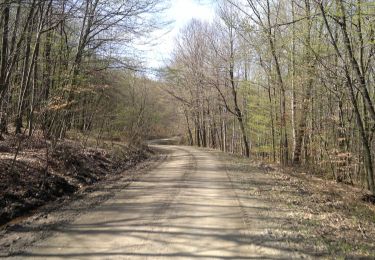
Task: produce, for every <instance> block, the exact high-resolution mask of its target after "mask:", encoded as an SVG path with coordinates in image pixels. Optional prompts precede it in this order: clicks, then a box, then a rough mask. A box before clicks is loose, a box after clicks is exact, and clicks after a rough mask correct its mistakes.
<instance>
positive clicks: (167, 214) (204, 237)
mask: <svg viewBox="0 0 375 260" xmlns="http://www.w3.org/2000/svg"><path fill="white" fill-rule="evenodd" d="M162 149H167V150H168V151H169V156H168V159H167V160H166V161H165V162H163V163H162V164H161V165H159V166H158V167H157V168H156V169H153V170H151V172H150V173H149V174H148V175H146V176H145V177H143V178H142V179H141V180H139V181H136V182H134V183H132V184H131V185H130V186H129V187H128V188H127V189H125V190H123V191H121V192H120V193H118V194H117V195H116V196H115V197H114V198H112V199H110V200H108V201H106V202H105V203H103V204H102V205H99V206H98V207H95V208H93V209H92V210H90V212H89V213H87V214H84V215H81V216H80V217H78V218H77V219H76V220H75V221H74V222H72V223H70V224H66V225H64V226H62V227H60V228H59V229H58V230H57V231H56V233H55V234H54V235H52V236H51V237H49V238H47V239H45V240H43V241H40V242H37V243H36V244H34V245H33V246H32V247H31V248H30V249H28V250H26V251H25V252H23V254H22V255H21V256H20V255H19V256H17V258H32V259H253V258H257V259H258V258H263V257H267V256H268V257H270V255H273V252H267V250H266V251H265V250H264V249H262V248H260V247H259V246H254V245H252V244H251V243H249V241H248V240H247V239H246V232H245V231H246V228H247V227H246V226H245V223H244V221H243V215H242V211H241V208H240V206H239V203H238V200H237V197H236V193H235V191H234V190H233V189H232V185H231V182H230V180H229V179H228V176H227V174H226V171H225V167H222V165H221V163H220V162H219V161H218V160H217V159H216V158H215V157H214V156H213V155H211V154H210V153H208V152H204V151H201V150H198V149H195V148H190V147H179V146H164V147H163V148H162ZM268 257H267V258H268Z"/></svg>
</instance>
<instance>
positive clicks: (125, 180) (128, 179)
mask: <svg viewBox="0 0 375 260" xmlns="http://www.w3.org/2000/svg"><path fill="white" fill-rule="evenodd" d="M164 159H165V156H163V155H159V154H154V155H152V156H150V157H149V158H148V159H146V160H144V161H142V162H139V163H137V164H136V165H135V166H133V167H131V168H130V169H128V170H125V171H122V172H121V173H119V174H114V175H108V176H107V177H106V178H103V179H102V180H100V181H98V182H96V183H94V184H92V185H89V186H86V187H84V188H81V189H80V190H78V191H77V192H75V193H74V194H72V195H69V196H63V197H61V198H58V199H56V200H55V201H53V202H50V203H47V204H45V205H43V206H41V207H39V208H38V209H37V210H35V211H33V212H32V214H31V215H26V216H23V217H20V218H17V219H15V220H13V221H11V222H10V223H8V224H7V225H5V226H3V227H2V228H1V230H0V256H2V257H3V256H9V255H12V254H13V253H16V252H20V251H22V250H23V249H24V248H26V247H28V246H30V245H32V244H33V243H34V242H36V241H40V240H41V239H44V238H46V237H48V236H50V235H51V234H52V233H53V232H54V230H55V229H56V228H58V227H60V226H62V225H64V224H66V223H70V222H71V221H73V220H74V219H75V218H77V217H78V216H80V215H82V214H85V213H86V212H88V211H89V210H90V209H92V208H95V207H97V206H99V205H101V204H102V203H104V202H105V201H107V200H108V199H110V198H112V197H113V196H114V195H115V194H116V193H118V192H119V191H121V190H123V189H124V188H126V187H127V186H128V185H129V184H131V183H132V182H133V181H136V180H138V179H139V178H141V177H142V176H143V175H145V174H147V173H148V171H149V169H150V168H151V167H154V166H155V165H157V164H159V163H161V162H162V161H163V160H164Z"/></svg>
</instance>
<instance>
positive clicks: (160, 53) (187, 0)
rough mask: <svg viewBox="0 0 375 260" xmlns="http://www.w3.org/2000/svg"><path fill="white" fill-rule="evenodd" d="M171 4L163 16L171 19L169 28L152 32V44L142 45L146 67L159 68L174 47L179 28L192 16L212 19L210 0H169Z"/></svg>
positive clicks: (212, 12) (212, 6)
mask: <svg viewBox="0 0 375 260" xmlns="http://www.w3.org/2000/svg"><path fill="white" fill-rule="evenodd" d="M170 2H171V5H170V8H169V9H168V10H165V15H164V16H165V18H166V19H168V20H171V21H172V24H171V25H170V26H169V28H164V29H162V30H158V31H156V32H154V34H153V36H154V38H155V40H154V42H153V44H152V45H148V46H143V47H142V49H143V51H144V54H145V62H146V65H147V67H151V68H159V67H161V66H163V65H164V64H165V62H166V61H167V60H168V59H169V57H170V54H171V53H172V51H173V48H174V41H175V38H176V36H177V35H178V33H179V32H180V30H181V29H182V28H183V27H184V26H186V25H187V24H188V23H189V21H190V20H191V19H193V18H196V19H200V20H204V21H212V20H213V18H214V13H215V10H214V4H213V3H212V2H213V1H212V0H211V1H210V0H170Z"/></svg>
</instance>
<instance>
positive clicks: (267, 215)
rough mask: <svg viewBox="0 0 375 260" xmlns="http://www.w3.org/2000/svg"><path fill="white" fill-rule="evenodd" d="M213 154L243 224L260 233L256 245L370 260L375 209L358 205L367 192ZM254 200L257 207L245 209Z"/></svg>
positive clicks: (374, 254) (374, 242) (373, 254)
mask: <svg viewBox="0 0 375 260" xmlns="http://www.w3.org/2000/svg"><path fill="white" fill-rule="evenodd" d="M215 153H216V154H217V156H219V157H220V158H222V160H223V161H224V162H225V165H226V170H227V172H228V175H229V176H230V179H231V181H232V183H233V186H234V188H235V190H236V192H237V196H238V198H239V201H240V204H242V205H241V206H242V208H243V210H244V211H245V213H244V214H245V216H246V218H245V220H244V221H245V222H246V223H247V225H248V226H251V225H257V226H258V228H259V229H260V232H259V236H258V237H257V239H256V240H257V241H259V243H262V244H263V245H268V246H270V247H275V248H278V249H280V250H287V251H298V252H302V253H305V254H306V255H310V256H311V257H313V258H315V257H318V258H328V259H359V258H360V259H374V258H375V206H374V205H373V204H371V203H368V202H364V201H362V200H361V198H363V196H364V195H366V194H367V193H366V191H363V190H360V189H356V188H354V187H351V186H348V185H343V184H337V183H335V182H333V181H328V180H322V179H319V178H316V177H313V176H311V175H309V174H306V173H302V172H298V173H297V172H294V171H293V170H292V169H287V170H281V169H277V167H275V166H268V165H265V164H260V163H255V162H250V161H249V160H248V159H246V158H242V157H238V156H233V155H227V154H223V153H220V152H215ZM254 201H257V203H259V207H255V208H254V207H247V206H246V205H247V203H249V202H251V203H253V202H254ZM254 216H255V217H254ZM263 222H264V223H267V225H262V223H263ZM269 223H279V224H277V225H274V226H272V227H270V226H269V225H268V224H269ZM280 223H281V224H280ZM262 227H263V229H262Z"/></svg>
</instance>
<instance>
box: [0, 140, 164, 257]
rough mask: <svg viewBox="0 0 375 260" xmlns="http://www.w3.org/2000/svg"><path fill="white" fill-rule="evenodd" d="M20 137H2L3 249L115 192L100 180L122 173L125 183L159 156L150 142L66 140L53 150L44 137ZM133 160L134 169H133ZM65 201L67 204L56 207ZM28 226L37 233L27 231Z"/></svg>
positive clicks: (0, 229)
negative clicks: (145, 144)
mask: <svg viewBox="0 0 375 260" xmlns="http://www.w3.org/2000/svg"><path fill="white" fill-rule="evenodd" d="M18 138H19V137H15V136H7V138H6V140H4V141H0V251H1V252H2V254H6V253H7V252H10V251H12V249H11V248H12V247H13V246H15V245H16V247H19V246H18V244H28V243H30V242H32V241H33V240H35V239H36V238H37V237H39V235H35V234H39V233H40V232H42V233H43V230H48V229H49V228H50V226H51V225H56V224H58V223H61V222H64V221H68V220H69V219H70V218H71V217H73V216H74V214H76V213H74V214H73V213H72V212H76V211H80V210H78V209H82V210H84V209H85V207H92V206H93V205H95V204H97V203H99V202H100V201H102V200H104V199H106V198H108V197H110V196H112V194H113V191H112V190H109V189H106V187H105V186H102V185H106V183H111V182H112V181H115V180H118V179H121V180H122V182H121V183H122V185H127V183H128V182H131V181H132V179H134V178H137V177H138V175H139V174H141V172H140V173H138V172H137V170H138V169H139V167H141V168H142V167H144V166H146V165H147V164H149V163H152V162H153V161H154V160H155V158H158V156H157V155H156V153H155V151H152V150H150V149H149V148H147V147H134V146H129V145H125V144H116V145H112V146H111V147H110V148H109V147H106V149H103V148H92V147H83V146H82V145H80V143H79V142H74V141H63V142H60V143H58V144H57V145H56V146H55V148H54V149H53V151H52V150H51V149H50V147H51V146H50V144H48V143H47V142H46V141H43V139H42V138H37V137H35V138H28V139H24V140H20V139H18ZM20 144H21V145H20ZM18 148H19V149H18ZM15 154H17V158H16V160H14V158H15ZM142 162H144V163H142ZM137 165H139V166H137ZM135 166H137V167H136V168H135V169H136V171H133V170H130V169H133V168H134V167H135ZM103 188H104V189H103ZM99 190H100V192H99ZM76 206H77V207H78V208H77V210H74V208H75V207H76ZM64 207H67V208H65V210H63V211H58V212H57V213H55V212H54V211H55V210H56V209H59V210H60V209H61V208H64ZM71 208H72V209H71ZM65 212H68V214H65ZM60 213H64V214H60ZM51 216H52V217H51ZM25 230H28V231H27V232H26V233H25ZM30 231H31V233H35V234H32V235H31V236H29V235H26V234H28V233H29V232H30ZM18 240H20V242H19V243H18V242H17V241H18ZM4 252H5V253H4Z"/></svg>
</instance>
